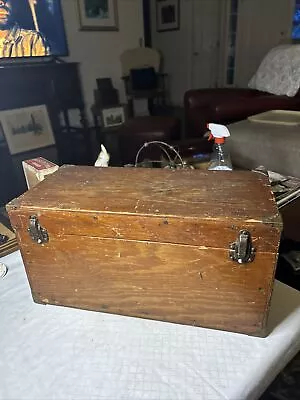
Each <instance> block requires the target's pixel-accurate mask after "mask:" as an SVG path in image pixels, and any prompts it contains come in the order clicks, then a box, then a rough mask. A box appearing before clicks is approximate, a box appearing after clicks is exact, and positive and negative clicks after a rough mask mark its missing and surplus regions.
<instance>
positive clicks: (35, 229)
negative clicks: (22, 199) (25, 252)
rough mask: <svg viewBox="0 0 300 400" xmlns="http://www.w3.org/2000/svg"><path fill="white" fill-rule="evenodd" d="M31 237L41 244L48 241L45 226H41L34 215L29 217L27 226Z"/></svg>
mask: <svg viewBox="0 0 300 400" xmlns="http://www.w3.org/2000/svg"><path fill="white" fill-rule="evenodd" d="M27 231H28V232H29V235H30V237H31V239H32V240H33V241H34V242H36V243H38V244H43V243H46V242H48V241H49V235H48V232H47V230H46V229H45V228H43V227H42V226H41V225H40V223H39V220H38V218H37V216H36V215H31V216H30V217H29V228H28V229H27Z"/></svg>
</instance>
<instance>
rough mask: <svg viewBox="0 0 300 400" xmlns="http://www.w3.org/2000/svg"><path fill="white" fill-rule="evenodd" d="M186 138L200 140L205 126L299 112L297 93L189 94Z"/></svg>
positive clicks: (203, 91) (240, 91)
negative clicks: (273, 112)
mask: <svg viewBox="0 0 300 400" xmlns="http://www.w3.org/2000/svg"><path fill="white" fill-rule="evenodd" d="M184 108H185V124H186V137H201V136H203V134H204V133H205V132H206V130H207V129H206V124H207V123H208V122H214V123H219V124H224V125H228V124H230V123H233V122H236V121H241V120H243V119H245V118H247V117H249V116H250V115H254V114H259V113H261V112H264V111H268V110H276V109H277V110H296V111H300V93H299V92H298V94H297V95H296V96H294V97H288V96H276V95H272V94H269V93H265V92H260V91H258V90H254V89H237V88H224V89H199V90H189V91H187V92H186V93H185V96H184Z"/></svg>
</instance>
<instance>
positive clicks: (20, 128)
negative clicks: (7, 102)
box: [0, 105, 55, 155]
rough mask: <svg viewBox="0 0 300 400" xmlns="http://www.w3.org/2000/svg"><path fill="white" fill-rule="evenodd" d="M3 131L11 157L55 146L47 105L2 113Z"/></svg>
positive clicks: (0, 117)
mask: <svg viewBox="0 0 300 400" xmlns="http://www.w3.org/2000/svg"><path fill="white" fill-rule="evenodd" d="M1 131H2V134H3V136H4V137H5V139H6V142H7V145H8V148H9V151H10V154H11V155H14V154H18V153H23V152H24V151H30V150H34V149H38V148H40V147H46V146H51V145H54V144H55V139H54V135H53V131H52V127H51V123H50V120H49V115H48V111H47V108H46V106H45V105H39V106H34V107H25V108H18V109H14V110H6V111H1V112H0V132H1ZM0 136H1V133H0Z"/></svg>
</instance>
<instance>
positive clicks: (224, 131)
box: [207, 123, 230, 138]
mask: <svg viewBox="0 0 300 400" xmlns="http://www.w3.org/2000/svg"><path fill="white" fill-rule="evenodd" d="M207 127H208V129H209V130H210V132H211V134H212V136H213V137H214V138H225V137H229V136H230V132H229V130H228V128H227V127H226V126H225V125H220V124H212V123H210V124H207Z"/></svg>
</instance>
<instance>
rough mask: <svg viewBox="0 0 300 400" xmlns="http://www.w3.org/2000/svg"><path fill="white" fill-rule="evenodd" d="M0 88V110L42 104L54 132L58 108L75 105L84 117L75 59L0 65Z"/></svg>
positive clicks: (73, 107) (74, 107)
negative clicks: (61, 61)
mask: <svg viewBox="0 0 300 400" xmlns="http://www.w3.org/2000/svg"><path fill="white" fill-rule="evenodd" d="M0 92H1V96H0V110H9V109H13V108H21V107H29V106H33V105H37V104H46V105H47V108H48V112H49V114H50V118H51V122H52V125H53V129H54V130H55V133H56V135H58V134H59V131H60V124H59V118H58V114H59V113H60V112H67V111H68V110H70V109H78V110H79V112H80V113H81V118H82V119H84V100H83V96H82V90H81V83H80V78H79V68H78V64H77V63H37V64H29V65H28V64H22V65H10V66H2V67H1V68H0Z"/></svg>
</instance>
